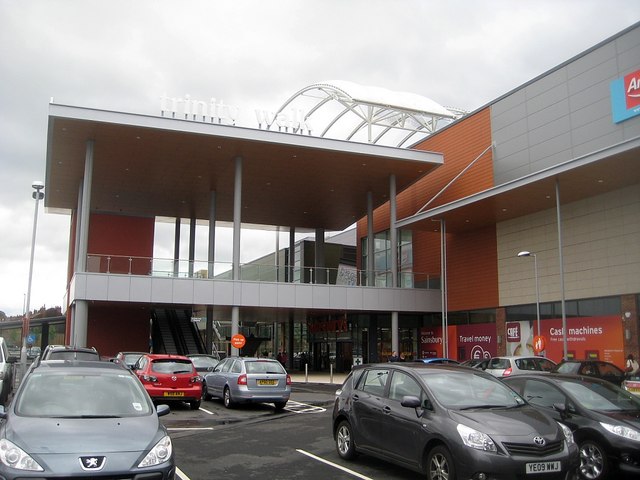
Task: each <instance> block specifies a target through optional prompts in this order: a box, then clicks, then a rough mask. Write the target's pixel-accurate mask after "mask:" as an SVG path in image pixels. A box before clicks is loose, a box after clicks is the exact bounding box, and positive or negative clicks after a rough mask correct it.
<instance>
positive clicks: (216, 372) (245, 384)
mask: <svg viewBox="0 0 640 480" xmlns="http://www.w3.org/2000/svg"><path fill="white" fill-rule="evenodd" d="M203 386H204V391H203V394H202V397H203V398H204V399H205V400H208V399H209V398H211V397H217V398H222V400H223V402H224V406H225V407H227V408H231V407H233V406H234V405H235V404H237V403H273V404H274V405H275V407H276V409H277V410H281V409H283V408H284V407H285V405H286V404H287V402H288V401H289V397H290V396H291V377H290V376H289V375H288V374H287V371H286V370H285V369H284V367H283V366H282V365H281V364H280V362H278V361H277V360H273V359H269V358H253V357H227V358H225V359H224V360H222V361H221V362H220V363H219V364H218V365H217V366H216V367H215V368H214V369H213V371H212V372H209V373H207V374H206V375H205V376H204V382H203Z"/></svg>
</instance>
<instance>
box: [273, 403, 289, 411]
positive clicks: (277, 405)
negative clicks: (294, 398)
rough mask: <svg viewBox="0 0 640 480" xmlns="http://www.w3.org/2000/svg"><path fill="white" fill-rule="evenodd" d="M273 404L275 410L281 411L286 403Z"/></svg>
mask: <svg viewBox="0 0 640 480" xmlns="http://www.w3.org/2000/svg"><path fill="white" fill-rule="evenodd" d="M273 404H274V405H275V407H276V410H282V409H283V408H284V407H286V406H287V402H274V403H273Z"/></svg>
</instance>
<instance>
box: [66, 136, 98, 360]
mask: <svg viewBox="0 0 640 480" xmlns="http://www.w3.org/2000/svg"><path fill="white" fill-rule="evenodd" d="M94 146H95V142H94V141H93V140H87V143H86V151H85V160H84V176H83V178H82V208H81V213H80V218H79V226H80V235H79V242H78V263H77V264H76V272H86V271H87V253H88V248H89V220H90V218H91V186H92V182H93V151H94ZM88 323H89V304H88V303H87V301H86V300H76V301H75V307H74V319H73V330H72V331H71V336H70V337H71V338H72V339H73V343H74V345H77V346H79V347H86V346H87V325H88Z"/></svg>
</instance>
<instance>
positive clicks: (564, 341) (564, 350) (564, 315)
mask: <svg viewBox="0 0 640 480" xmlns="http://www.w3.org/2000/svg"><path fill="white" fill-rule="evenodd" d="M556 217H557V223H558V262H559V263H560V265H559V267H560V305H561V310H562V359H563V360H568V356H569V353H568V351H567V347H568V345H567V308H566V305H565V299H564V256H563V252H562V211H561V208H560V183H559V182H558V179H557V178H556Z"/></svg>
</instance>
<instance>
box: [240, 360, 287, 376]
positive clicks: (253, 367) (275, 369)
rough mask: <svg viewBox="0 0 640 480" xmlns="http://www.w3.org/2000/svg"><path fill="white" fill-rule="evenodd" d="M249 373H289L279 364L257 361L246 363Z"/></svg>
mask: <svg viewBox="0 0 640 480" xmlns="http://www.w3.org/2000/svg"><path fill="white" fill-rule="evenodd" d="M244 368H245V369H246V370H247V373H281V374H285V373H287V372H286V371H285V369H284V368H283V367H282V365H281V364H280V363H279V362H271V361H264V360H255V361H247V362H244Z"/></svg>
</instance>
